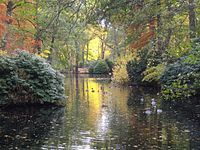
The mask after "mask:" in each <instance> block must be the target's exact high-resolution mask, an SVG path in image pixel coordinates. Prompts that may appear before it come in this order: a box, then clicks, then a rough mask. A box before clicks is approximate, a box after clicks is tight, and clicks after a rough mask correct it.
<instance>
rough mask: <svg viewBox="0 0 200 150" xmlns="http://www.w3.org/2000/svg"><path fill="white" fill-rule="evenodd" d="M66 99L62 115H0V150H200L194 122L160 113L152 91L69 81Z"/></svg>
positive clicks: (45, 111) (100, 81)
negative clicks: (13, 149) (15, 148)
mask: <svg viewBox="0 0 200 150" xmlns="http://www.w3.org/2000/svg"><path fill="white" fill-rule="evenodd" d="M66 95H67V96H68V100H67V106H66V108H64V110H53V111H52V110H50V111H48V109H39V110H37V111H33V112H32V111H31V110H29V111H30V112H29V111H28V113H27V112H23V111H22V112H20V111H13V112H11V113H8V114H7V112H2V113H1V114H2V115H3V116H2V117H1V120H0V142H1V148H2V149H7V148H11V147H19V148H20V147H21V148H22V149H23V148H25V149H27V148H26V147H27V146H28V147H29V149H67V150H68V149H69V150H79V149H85V150H90V149H117V150H129V149H130V150H133V149H148V150H151V149H152V150H155V149H163V150H165V149H178V150H179V149H180V150H182V149H186V150H187V149H195V150H196V149H200V142H199V139H200V133H199V132H200V130H199V129H200V127H199V122H198V121H197V120H196V118H190V117H187V116H185V115H184V114H181V113H179V112H172V111H167V110H163V109H162V103H161V102H160V100H159V95H158V94H157V93H156V92H154V91H153V90H149V89H148V90H147V89H142V88H133V89H131V88H123V87H118V86H115V85H113V84H111V83H110V80H109V79H105V78H104V79H102V78H88V77H87V78H85V77H79V78H75V77H70V78H67V79H66ZM152 99H154V100H155V102H156V107H155V104H153V103H152ZM147 110H150V111H151V113H149V114H148V113H146V111H147ZM158 110H162V111H161V112H158ZM12 116H13V117H12ZM14 116H16V117H14ZM8 118H11V119H8ZM28 120H31V123H28ZM13 129H14V132H13ZM15 130H16V131H15ZM18 135H19V136H18ZM13 137H14V138H13ZM22 137H26V138H24V139H23V138H22ZM26 139H28V142H26ZM2 143H3V145H2ZM8 144H10V147H6V145H8Z"/></svg>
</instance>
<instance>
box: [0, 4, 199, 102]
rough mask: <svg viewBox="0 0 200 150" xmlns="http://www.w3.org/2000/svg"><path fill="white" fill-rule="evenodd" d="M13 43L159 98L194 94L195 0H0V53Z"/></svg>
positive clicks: (13, 50)
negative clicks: (157, 91) (153, 89)
mask: <svg viewBox="0 0 200 150" xmlns="http://www.w3.org/2000/svg"><path fill="white" fill-rule="evenodd" d="M21 50H25V51H29V52H30V53H34V54H36V55H38V56H39V57H43V58H44V59H46V61H48V62H49V63H50V64H51V65H52V66H53V67H54V68H56V69H58V70H61V71H67V72H70V71H71V72H75V73H77V72H78V68H81V67H82V68H89V71H90V73H98V74H99V73H103V74H109V73H110V74H112V80H113V82H116V83H118V84H129V85H130V84H131V85H142V86H159V87H161V91H162V95H163V97H164V98H165V99H172V100H174V99H178V100H180V99H183V100H184V99H188V98H190V97H194V96H199V95H198V94H199V91H200V1H199V0H101V1H100V0H49V1H44V0H0V55H1V57H0V59H3V57H7V56H11V57H12V56H14V55H16V54H17V51H21ZM0 69H2V68H0ZM1 71H2V72H3V71H4V70H3V69H2V70H1Z"/></svg>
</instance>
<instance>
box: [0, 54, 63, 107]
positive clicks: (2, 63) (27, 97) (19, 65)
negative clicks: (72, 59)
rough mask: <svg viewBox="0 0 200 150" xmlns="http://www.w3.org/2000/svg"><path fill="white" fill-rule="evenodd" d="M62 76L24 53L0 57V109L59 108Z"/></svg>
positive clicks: (61, 102) (40, 60) (43, 62)
mask: <svg viewBox="0 0 200 150" xmlns="http://www.w3.org/2000/svg"><path fill="white" fill-rule="evenodd" d="M64 100H65V97H64V83H63V76H62V75H61V74H60V73H59V72H57V71H55V70H54V69H53V68H52V67H51V66H50V65H49V64H48V63H47V62H46V61H45V60H44V59H43V58H40V57H37V56H35V55H33V54H29V53H27V52H20V53H19V54H18V55H17V56H15V57H9V56H6V57H5V56H4V57H3V56H1V57H0V105H5V104H6V105H9V104H26V103H28V104H35V103H36V104H43V103H53V104H56V105H63V104H64V102H65V101H64Z"/></svg>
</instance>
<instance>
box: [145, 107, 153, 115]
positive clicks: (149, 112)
mask: <svg viewBox="0 0 200 150" xmlns="http://www.w3.org/2000/svg"><path fill="white" fill-rule="evenodd" d="M144 113H145V114H147V115H150V114H151V113H152V111H151V110H150V108H147V109H146V110H145V112H144Z"/></svg>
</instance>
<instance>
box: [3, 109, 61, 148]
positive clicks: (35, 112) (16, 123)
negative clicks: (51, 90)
mask: <svg viewBox="0 0 200 150" xmlns="http://www.w3.org/2000/svg"><path fill="white" fill-rule="evenodd" d="M63 114H64V109H62V108H55V107H51V108H47V107H36V106H34V107H28V108H27V107H17V108H14V107H11V108H7V109H6V110H5V109H4V110H0V149H4V150H6V149H34V148H35V149H37V148H38V147H42V145H43V144H44V142H45V140H46V139H49V138H50V137H51V136H55V135H54V134H56V133H52V132H53V131H54V130H57V129H55V128H59V126H60V124H61V122H62V120H61V118H62V116H63Z"/></svg>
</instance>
